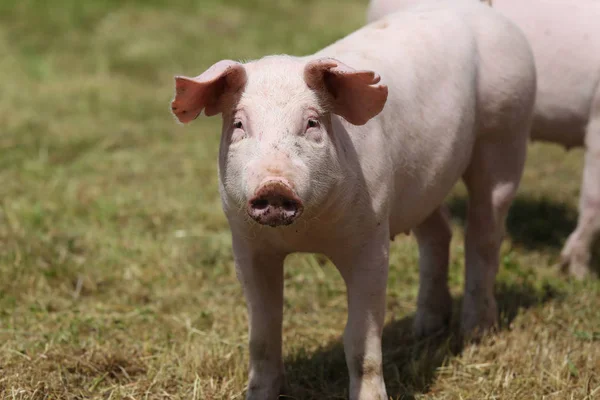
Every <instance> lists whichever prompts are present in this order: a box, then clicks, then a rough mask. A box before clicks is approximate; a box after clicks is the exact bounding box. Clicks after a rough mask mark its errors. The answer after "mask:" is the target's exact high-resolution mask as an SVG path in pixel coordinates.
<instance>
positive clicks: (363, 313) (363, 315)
mask: <svg viewBox="0 0 600 400" xmlns="http://www.w3.org/2000/svg"><path fill="white" fill-rule="evenodd" d="M365 237H368V236H367V235H365ZM344 250H346V252H347V253H346V254H344V255H343V256H341V257H339V258H337V259H336V258H334V262H335V264H336V266H337V268H338V269H339V271H340V273H341V274H342V277H343V278H344V281H345V283H346V287H347V296H348V321H347V323H346V329H345V330H344V352H345V355H346V363H347V366H348V372H349V375H350V397H349V398H350V400H386V399H387V398H388V397H387V394H386V390H385V384H384V381H383V371H382V352H381V335H382V333H383V324H384V318H385V291H386V282H387V276H388V251H389V232H388V230H387V229H385V231H384V230H382V231H380V232H378V233H377V234H376V235H373V236H372V237H371V238H370V239H369V242H368V243H366V244H364V245H362V246H354V247H353V248H346V249H344Z"/></svg>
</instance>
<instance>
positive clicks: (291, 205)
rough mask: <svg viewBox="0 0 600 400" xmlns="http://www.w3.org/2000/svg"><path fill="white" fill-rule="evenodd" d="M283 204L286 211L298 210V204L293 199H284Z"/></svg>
mask: <svg viewBox="0 0 600 400" xmlns="http://www.w3.org/2000/svg"><path fill="white" fill-rule="evenodd" d="M281 205H282V206H283V209H284V210H286V211H296V210H297V209H298V205H297V204H296V202H294V201H292V200H284V201H283V202H282V204H281Z"/></svg>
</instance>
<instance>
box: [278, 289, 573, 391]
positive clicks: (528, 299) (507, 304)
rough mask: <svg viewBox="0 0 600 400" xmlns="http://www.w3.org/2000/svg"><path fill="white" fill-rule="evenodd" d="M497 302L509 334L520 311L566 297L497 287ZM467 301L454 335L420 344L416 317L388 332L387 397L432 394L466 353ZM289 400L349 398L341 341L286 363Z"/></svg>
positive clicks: (551, 291) (385, 352)
mask: <svg viewBox="0 0 600 400" xmlns="http://www.w3.org/2000/svg"><path fill="white" fill-rule="evenodd" d="M496 296H497V297H496V298H497V300H498V306H499V310H500V316H501V317H500V321H501V326H500V329H506V328H507V327H508V326H510V323H511V322H512V321H513V320H514V318H515V317H516V315H517V313H518V312H519V309H522V308H525V309H526V308H530V307H535V306H537V305H540V304H543V303H545V302H547V301H549V300H552V299H560V298H561V297H562V296H561V294H560V293H559V292H557V291H555V289H554V288H552V287H546V288H544V289H543V290H541V291H540V290H536V289H535V288H534V287H533V286H532V285H531V284H530V283H522V284H519V285H503V284H502V285H498V286H497V290H496ZM461 302H462V299H457V300H455V301H454V305H453V309H454V314H453V315H454V318H453V321H452V324H451V328H450V330H449V332H446V333H440V334H438V335H437V336H434V337H431V338H428V339H425V340H416V339H415V338H414V337H413V336H412V323H413V320H414V316H412V315H411V316H408V317H405V318H403V319H400V320H397V321H392V322H390V323H388V324H387V325H386V327H385V328H384V332H383V357H384V377H385V382H386V388H387V391H388V395H389V396H391V397H392V398H393V399H413V398H415V396H416V395H418V394H420V393H424V392H427V391H428V389H429V387H430V386H431V385H432V384H433V383H434V381H435V377H436V374H437V371H438V368H439V367H440V366H442V365H443V363H444V361H445V360H447V359H448V358H449V357H452V356H455V355H458V354H460V353H461V352H462V347H463V343H462V342H461V340H460V339H459V335H458V332H459V326H458V319H459V318H458V316H459V315H460V305H461ZM286 371H287V375H288V381H289V384H290V389H291V390H290V393H289V396H285V397H283V396H282V399H288V398H289V399H302V400H317V399H319V400H321V399H347V398H348V385H349V380H348V373H347V369H346V362H345V359H344V350H343V345H342V342H341V339H338V340H336V341H333V342H331V343H329V344H327V345H325V346H323V347H321V348H320V349H319V350H318V351H316V352H314V353H311V354H302V353H300V354H294V355H293V356H290V357H288V358H287V360H286Z"/></svg>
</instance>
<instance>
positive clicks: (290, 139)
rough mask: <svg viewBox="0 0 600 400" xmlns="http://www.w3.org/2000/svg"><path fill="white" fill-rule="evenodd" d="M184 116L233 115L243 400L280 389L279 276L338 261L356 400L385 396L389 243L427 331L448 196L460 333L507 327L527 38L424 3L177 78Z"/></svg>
mask: <svg viewBox="0 0 600 400" xmlns="http://www.w3.org/2000/svg"><path fill="white" fill-rule="evenodd" d="M175 80H176V94H175V98H174V100H173V102H172V111H173V113H174V115H175V116H176V118H177V119H178V120H179V121H180V122H182V123H188V122H190V121H192V120H194V119H195V118H196V117H198V116H199V115H200V114H201V112H202V111H203V110H204V114H205V115H206V116H212V115H217V114H221V116H222V119H223V125H222V130H221V144H220V151H219V190H220V194H221V199H222V206H223V209H224V211H225V214H226V216H227V219H228V221H229V225H230V227H231V233H232V245H233V253H234V259H235V264H236V268H237V274H238V277H239V280H240V282H241V284H242V286H243V288H244V293H245V296H246V299H247V304H248V311H249V316H250V318H249V319H250V340H249V348H250V373H249V384H248V391H247V397H246V398H247V399H251V400H259V399H260V400H274V399H276V398H277V397H278V395H279V394H280V390H281V388H282V387H283V386H284V382H285V379H284V366H283V359H282V339H281V337H282V336H281V328H282V310H283V262H284V259H285V258H286V256H287V255H288V254H290V253H294V252H314V253H321V254H324V255H326V256H328V257H329V258H330V259H331V260H332V261H333V263H334V264H335V265H336V267H337V268H338V270H339V272H340V273H341V275H342V277H343V279H344V281H345V284H346V287H347V291H348V296H347V299H348V321H347V325H346V329H345V331H344V335H343V343H344V349H345V354H346V361H347V366H348V371H349V374H350V392H349V396H350V399H351V400H359V399H360V400H384V399H387V394H386V388H385V385H384V380H383V376H382V351H381V335H382V330H383V325H384V314H385V309H386V306H385V302H386V301H385V292H386V281H387V276H388V254H389V243H390V237H394V235H396V234H398V233H402V232H406V231H409V230H412V231H413V232H414V235H415V237H416V239H417V241H418V245H419V253H420V261H419V267H420V280H421V281H420V288H419V294H418V311H417V315H416V319H415V326H414V328H415V332H416V334H417V335H426V334H429V333H431V332H435V331H438V330H440V329H442V328H444V327H445V326H446V324H447V323H448V321H449V318H450V313H451V305H452V301H451V297H450V293H449V290H448V285H447V278H448V253H449V243H450V238H451V229H450V226H449V223H448V218H447V214H446V212H445V210H444V209H443V202H444V199H445V197H446V196H447V195H448V193H449V192H450V191H451V189H452V187H453V186H454V184H455V183H456V182H457V181H458V180H460V179H461V178H462V179H463V180H464V182H465V183H466V186H467V188H468V192H469V210H468V217H467V218H468V228H467V232H466V282H465V296H464V302H463V310H462V329H463V331H464V332H465V333H468V334H476V333H477V332H484V331H485V330H487V329H489V328H492V327H494V325H495V324H496V321H497V309H496V301H495V299H494V293H493V288H494V280H495V276H496V272H497V270H498V257H499V249H500V244H501V242H502V239H503V234H504V220H505V216H506V214H507V211H508V209H509V206H510V204H511V201H512V199H513V197H514V195H515V192H516V190H517V188H518V185H519V181H520V178H521V174H522V171H523V165H524V161H525V156H526V148H527V137H528V135H527V133H528V131H529V128H530V123H531V114H532V108H533V104H534V100H535V99H534V97H535V90H536V77H535V67H534V62H533V57H532V54H531V50H530V48H529V45H528V44H527V42H526V40H525V39H524V37H523V36H522V34H521V33H520V31H519V30H517V29H516V28H515V27H514V26H513V25H512V23H510V22H509V21H507V20H506V19H505V18H502V17H500V16H499V15H497V14H496V13H494V12H493V11H492V10H491V9H490V8H489V7H487V6H484V5H481V4H478V3H476V2H464V3H463V2H459V3H457V4H450V3H444V2H434V3H431V4H430V3H429V2H426V3H423V4H422V6H420V7H416V8H414V9H411V10H410V11H408V12H405V13H397V14H394V15H393V16H390V17H386V18H384V19H382V20H379V21H377V22H376V23H373V24H370V25H367V26H365V27H363V28H362V29H359V30H357V31H355V32H354V33H352V34H350V35H348V36H347V37H345V38H343V39H341V40H339V41H337V42H336V43H333V44H332V45H330V46H328V47H327V48H325V49H323V50H321V51H319V52H317V53H315V54H313V55H309V56H304V57H292V56H288V55H278V56H269V57H264V58H262V59H259V60H256V61H251V62H247V63H245V64H241V63H238V62H235V61H230V60H224V61H219V62H217V63H216V64H214V65H213V66H212V67H210V68H209V69H208V70H207V71H205V72H204V73H202V74H201V75H199V76H197V77H195V78H190V77H184V76H178V77H176V79H175Z"/></svg>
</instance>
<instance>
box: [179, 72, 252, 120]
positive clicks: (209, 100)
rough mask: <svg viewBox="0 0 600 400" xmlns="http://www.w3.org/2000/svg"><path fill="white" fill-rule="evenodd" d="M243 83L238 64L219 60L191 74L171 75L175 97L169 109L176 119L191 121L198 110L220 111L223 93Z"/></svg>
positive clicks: (199, 111) (208, 114)
mask: <svg viewBox="0 0 600 400" xmlns="http://www.w3.org/2000/svg"><path fill="white" fill-rule="evenodd" d="M245 83H246V70H245V69H244V67H243V66H242V64H240V63H238V62H235V61H231V60H222V61H219V62H218V63H216V64H214V65H213V66H212V67H210V68H209V69H207V70H206V71H205V72H204V73H203V74H202V75H199V76H197V77H195V78H189V77H187V76H176V77H175V98H174V99H173V101H172V102H171V110H172V112H173V114H174V115H175V117H177V119H178V120H179V122H182V123H187V122H190V121H193V120H194V119H196V118H197V117H198V115H200V113H201V112H202V110H204V114H205V115H206V116H212V115H216V114H218V113H220V112H222V111H223V104H222V103H223V102H222V100H223V95H224V94H227V93H234V92H235V91H237V90H238V89H239V88H241V87H242V86H244V84H245Z"/></svg>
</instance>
